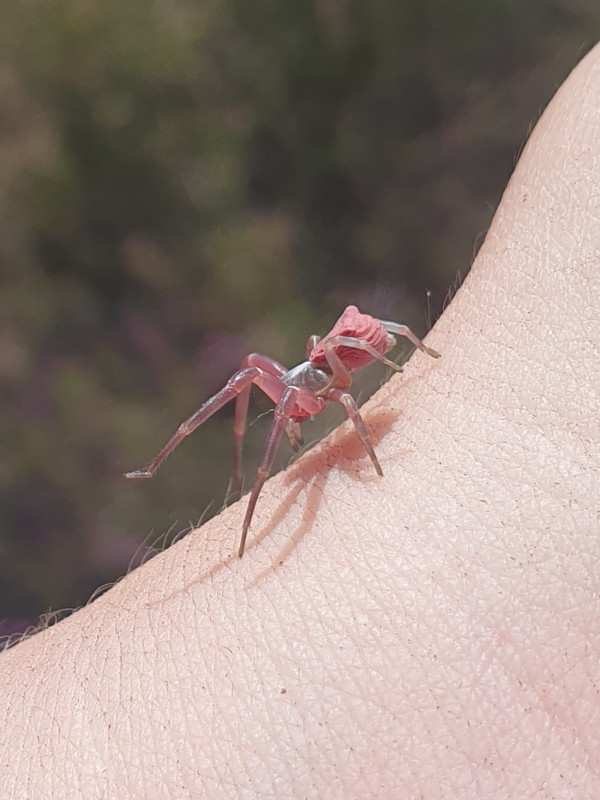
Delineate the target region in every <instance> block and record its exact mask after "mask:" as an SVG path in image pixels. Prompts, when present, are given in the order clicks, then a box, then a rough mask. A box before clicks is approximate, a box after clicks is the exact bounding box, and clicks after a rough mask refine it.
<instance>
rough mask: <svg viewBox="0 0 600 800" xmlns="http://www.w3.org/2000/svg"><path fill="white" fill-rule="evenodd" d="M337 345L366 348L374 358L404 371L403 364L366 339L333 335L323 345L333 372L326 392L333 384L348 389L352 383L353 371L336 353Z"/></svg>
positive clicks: (356, 348)
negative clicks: (388, 356) (387, 355)
mask: <svg viewBox="0 0 600 800" xmlns="http://www.w3.org/2000/svg"><path fill="white" fill-rule="evenodd" d="M336 347H350V348H353V349H354V350H364V351H365V352H366V353H368V354H369V355H370V356H371V358H372V359H373V360H375V361H381V363H382V364H385V365H386V367H391V369H393V370H395V371H396V372H402V367H401V366H399V365H398V364H396V363H395V362H394V361H390V360H389V358H386V357H385V356H384V355H383V353H380V352H379V351H378V350H375V348H374V347H372V346H371V345H370V344H369V343H368V342H367V341H366V340H365V339H355V338H354V337H353V336H332V337H331V339H328V340H327V341H326V342H325V344H324V345H323V350H324V352H325V358H326V359H327V363H328V364H329V367H330V369H331V373H332V376H331V382H330V384H329V386H326V387H325V389H324V390H323V392H326V391H327V390H328V389H329V388H330V387H331V386H335V387H339V388H341V389H347V388H348V386H350V384H351V383H352V375H351V372H350V370H349V369H348V367H347V366H346V365H345V364H344V362H343V361H342V359H341V358H340V357H339V356H338V354H337V353H336V351H335V348H336ZM323 392H319V394H323Z"/></svg>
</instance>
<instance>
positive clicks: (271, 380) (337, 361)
mask: <svg viewBox="0 0 600 800" xmlns="http://www.w3.org/2000/svg"><path fill="white" fill-rule="evenodd" d="M394 334H396V335H398V336H404V337H405V338H406V339H408V340H409V341H410V342H412V344H414V346H415V347H417V348H418V349H419V350H422V351H423V352H424V353H427V354H428V355H430V356H432V357H433V358H439V357H440V354H439V353H437V352H436V351H435V350H432V349H431V347H426V345H424V344H423V342H422V341H421V340H420V339H419V338H418V337H417V336H415V334H414V333H413V332H412V331H411V330H410V328H408V327H407V326H406V325H400V324H398V323H397V322H386V321H384V320H380V319H375V318H373V317H370V316H369V315H368V314H361V312H360V311H359V310H358V308H356V306H348V307H347V308H346V309H345V311H344V313H343V314H342V316H341V317H340V318H339V319H338V321H337V322H336V323H335V325H334V326H333V328H332V329H331V330H330V331H329V333H328V334H327V335H326V336H324V337H323V338H322V339H320V338H319V337H318V336H309V338H308V341H307V343H306V358H307V360H306V361H303V362H302V363H301V364H298V366H296V367H292V369H289V370H288V369H286V368H285V367H284V366H283V365H282V364H279V363H278V362H277V361H275V360H274V359H272V358H269V357H268V356H263V355H260V354H259V353H251V354H250V355H248V356H246V357H245V358H244V360H243V361H242V364H241V367H240V369H239V370H238V371H237V372H236V373H234V374H233V375H232V376H231V378H230V379H229V380H228V381H227V384H226V385H225V386H224V387H223V389H221V391H219V392H217V393H216V394H215V395H213V397H211V398H210V399H209V400H207V401H206V402H205V403H204V405H202V406H201V407H200V408H199V409H198V411H196V413H195V414H192V416H191V417H190V418H189V419H187V420H186V421H185V422H183V423H182V424H181V425H180V426H179V428H178V429H177V431H176V432H175V434H174V435H173V436H172V437H171V439H169V441H168V442H167V444H166V445H165V446H164V447H163V449H162V450H161V451H160V453H158V455H156V456H155V457H154V458H153V459H152V461H151V462H150V463H149V464H148V466H147V467H145V468H144V469H138V470H135V471H133V472H128V473H126V475H125V477H126V478H151V477H152V476H153V475H154V473H155V472H156V470H157V469H158V467H159V466H160V465H161V464H162V462H163V461H164V460H165V458H166V457H167V456H168V455H169V454H170V453H171V452H172V451H173V450H174V449H175V448H176V447H177V445H178V444H179V443H180V442H181V441H182V439H184V438H185V437H186V436H188V435H189V434H190V433H192V431H194V430H196V428H197V427H198V426H199V425H202V423H203V422H205V421H206V420H207V419H208V418H209V417H210V416H212V415H213V414H214V413H215V412H216V411H218V410H219V409H220V408H222V407H223V406H224V405H225V404H226V403H228V402H229V401H230V400H233V399H234V398H235V417H234V425H233V435H234V473H233V476H234V487H235V489H236V490H238V491H241V488H242V441H243V438H244V432H245V430H246V417H247V414H248V402H249V400H250V389H251V386H252V384H255V385H256V386H258V388H259V389H262V391H263V392H264V393H265V394H266V395H268V396H269V397H270V398H271V400H272V401H273V402H274V403H275V414H274V418H273V422H272V423H271V427H270V429H269V433H268V436H267V441H266V443H265V448H264V450H263V454H262V458H261V460H260V463H259V466H258V471H257V474H256V480H255V481H254V486H253V488H252V493H251V495H250V500H249V501H248V507H247V509H246V516H245V518H244V524H243V526H242V538H241V540H240V546H239V550H238V556H239V557H240V558H241V557H242V556H243V554H244V548H245V546H246V537H247V535H248V529H249V527H250V523H251V521H252V515H253V514H254V509H255V508H256V502H257V500H258V496H259V494H260V492H261V489H262V487H263V485H264V483H265V481H266V480H267V478H268V477H269V474H270V472H271V468H272V466H273V461H274V459H275V454H276V452H277V448H278V446H279V442H280V441H281V437H282V435H283V433H284V431H285V433H286V434H287V437H288V439H289V440H290V445H291V446H292V449H293V450H294V451H295V452H297V451H298V450H299V449H300V447H301V446H302V444H303V440H302V433H301V431H300V423H301V422H304V421H305V420H306V419H308V418H309V417H312V416H313V415H314V414H319V413H320V412H321V411H323V410H324V409H325V408H326V407H327V405H328V404H329V402H330V401H331V400H333V401H334V402H336V403H341V404H342V405H343V406H344V408H345V409H346V412H347V414H348V416H349V417H350V419H351V420H352V422H353V423H354V427H355V429H356V432H357V434H358V436H359V437H360V439H361V441H362V443H363V445H364V447H365V450H366V451H367V453H368V455H369V458H370V459H371V461H372V463H373V466H374V467H375V471H376V472H377V474H378V475H381V476H383V471H382V469H381V465H380V464H379V461H378V460H377V456H376V455H375V451H374V449H373V445H372V443H371V438H370V436H369V432H368V431H367V428H366V426H365V423H364V421H363V419H362V417H361V415H360V412H359V410H358V406H357V405H356V402H355V400H354V398H353V397H352V395H351V394H349V393H348V391H347V390H348V388H349V387H350V385H351V384H352V373H353V372H354V371H355V370H357V369H360V368H361V367H364V366H366V365H367V364H370V363H371V362H372V361H380V362H381V363H382V364H385V365H386V366H387V367H391V369H393V370H396V372H400V371H401V370H402V367H400V366H398V364H395V363H394V362H393V361H390V360H389V359H387V358H386V357H385V353H387V352H388V351H389V350H391V349H392V348H393V347H395V345H396V338H395V336H394Z"/></svg>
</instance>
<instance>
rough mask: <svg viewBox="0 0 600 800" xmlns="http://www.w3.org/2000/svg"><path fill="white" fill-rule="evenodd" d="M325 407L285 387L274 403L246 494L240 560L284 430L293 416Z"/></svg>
mask: <svg viewBox="0 0 600 800" xmlns="http://www.w3.org/2000/svg"><path fill="white" fill-rule="evenodd" d="M326 405H327V400H326V399H325V398H322V397H317V396H316V395H315V394H313V392H310V391H308V390H307V389H302V388H299V387H298V386H288V387H286V389H285V391H284V392H283V394H282V395H281V397H280V398H279V400H278V401H277V405H276V406H275V412H274V415H273V422H272V423H271V427H270V428H269V434H268V436H267V441H266V443H265V449H264V450H263V454H262V457H261V459H260V464H259V465H258V470H257V473H256V480H255V481H254V486H253V487H252V493H251V494H250V499H249V500H248V508H247V509H246V516H245V517H244V525H243V527H242V538H241V540H240V547H239V550H238V556H239V557H240V558H241V557H242V556H243V555H244V548H245V547H246V537H247V535H248V529H249V528H250V523H251V522H252V516H253V514H254V509H255V508H256V501H257V500H258V496H259V494H260V492H261V490H262V488H263V486H264V484H265V481H266V480H267V478H268V477H269V475H270V474H271V469H272V468H273V461H274V460H275V454H276V453H277V448H278V447H279V443H280V441H281V437H282V435H283V432H284V430H286V428H288V426H289V425H290V424H292V425H294V424H295V423H294V422H293V421H292V417H293V415H294V413H296V414H298V413H299V414H300V415H301V416H310V415H312V414H318V413H319V412H320V411H323V409H324V408H325V406H326Z"/></svg>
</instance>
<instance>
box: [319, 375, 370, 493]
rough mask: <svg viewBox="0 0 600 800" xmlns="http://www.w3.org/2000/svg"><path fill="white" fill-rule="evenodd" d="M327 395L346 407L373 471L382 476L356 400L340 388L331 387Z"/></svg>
mask: <svg viewBox="0 0 600 800" xmlns="http://www.w3.org/2000/svg"><path fill="white" fill-rule="evenodd" d="M328 397H329V398H330V399H331V400H335V401H336V402H338V403H341V404H342V405H343V406H344V408H345V409H346V413H347V414H348V416H349V417H350V419H351V420H352V422H353V423H354V427H355V429H356V432H357V433H358V435H359V437H360V440H361V442H362V443H363V445H364V447H365V450H366V451H367V453H368V454H369V458H370V459H371V461H372V463H373V466H374V467H375V472H376V473H377V474H378V475H379V476H380V477H382V478H383V470H382V469H381V464H380V463H379V460H378V458H377V456H376V455H375V450H374V449H373V444H372V442H371V436H370V434H369V431H368V430H367V426H366V425H365V422H364V420H363V418H362V417H361V415H360V411H359V410H358V406H357V405H356V401H355V400H354V398H353V397H352V395H351V394H348V392H342V391H341V390H340V389H332V390H331V391H330V392H329V394H328Z"/></svg>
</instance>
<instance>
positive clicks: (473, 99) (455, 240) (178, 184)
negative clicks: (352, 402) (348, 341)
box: [0, 0, 600, 633]
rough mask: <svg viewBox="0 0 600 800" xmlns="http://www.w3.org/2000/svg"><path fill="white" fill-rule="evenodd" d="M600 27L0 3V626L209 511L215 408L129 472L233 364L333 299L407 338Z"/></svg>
mask: <svg viewBox="0 0 600 800" xmlns="http://www.w3.org/2000/svg"><path fill="white" fill-rule="evenodd" d="M599 34H600V6H599V4H598V3H597V0H589V2H586V1H585V0H575V2H573V0H555V1H554V2H552V0H527V2H523V1H522V0H520V1H518V0H513V2H509V0H454V1H453V2H441V0H412V2H411V1H409V0H396V1H395V2H394V0H368V2H367V1H366V0H362V1H361V0H171V2H168V3H167V2H160V0H128V2H126V3H124V2H122V0H118V2H117V0H104V2H101V3H100V2H91V0H28V2H26V3H4V4H2V6H1V7H0V43H1V50H0V97H1V98H2V102H1V107H0V126H1V128H0V227H1V230H0V253H1V260H0V404H1V405H0V408H1V415H0V482H1V487H2V492H1V496H0V620H2V621H3V622H2V626H0V632H5V633H10V632H11V631H16V630H20V629H22V628H23V627H24V626H25V625H26V624H27V623H28V622H30V621H34V620H35V619H36V618H37V615H38V614H39V613H41V612H43V611H45V610H47V609H48V608H50V607H52V608H55V609H56V608H61V607H63V606H75V605H78V604H81V603H84V602H85V601H86V600H87V599H88V597H89V596H90V594H91V593H92V591H93V590H94V589H95V588H96V587H98V586H100V585H101V584H103V583H105V582H107V581H111V580H114V579H116V578H117V577H119V576H120V575H122V574H123V573H124V571H125V570H126V569H127V567H128V565H129V564H130V563H136V562H137V561H139V559H140V558H141V557H142V556H143V554H144V552H145V550H144V542H145V543H146V545H148V544H151V543H152V542H153V541H154V540H155V539H157V538H158V537H160V536H161V535H162V534H164V533H165V532H166V531H170V532H171V535H174V534H177V533H179V532H181V531H183V530H185V529H187V528H188V527H189V524H190V523H195V522H197V521H198V519H199V518H200V516H201V515H202V514H204V513H205V512H207V509H208V512H207V513H209V514H212V513H214V512H216V511H218V510H219V508H220V507H221V506H222V504H223V502H224V501H225V498H226V495H227V487H228V481H229V476H230V470H231V435H232V431H231V429H232V412H233V409H232V408H226V409H224V410H223V411H222V412H220V413H219V414H218V415H217V417H216V418H214V419H213V420H211V421H210V423H209V424H207V425H206V426H204V427H203V428H202V429H201V430H200V431H198V432H197V433H196V434H195V435H194V436H193V437H191V438H190V439H189V440H188V441H187V442H186V443H185V444H183V445H182V446H181V448H180V449H179V450H178V451H177V452H176V454H174V455H173V456H172V457H171V458H170V460H169V462H168V464H167V465H166V466H165V467H164V468H163V469H162V470H161V471H160V472H159V473H158V474H157V476H156V478H155V479H154V480H153V481H152V482H141V483H133V482H127V481H126V480H125V479H124V478H123V477H122V473H123V472H124V471H126V470H128V469H133V468H136V467H141V466H143V465H144V464H145V463H147V461H148V460H149V459H150V457H151V456H153V455H154V454H155V453H156V452H157V450H158V449H159V448H160V447H161V446H162V445H163V444H164V442H165V440H166V439H167V438H168V436H170V435H171V433H173V431H174V430H175V428H176V427H177V425H178V424H179V422H180V421H181V420H182V419H184V418H185V417H187V416H188V415H189V414H190V413H191V412H192V411H193V410H195V409H196V408H197V407H198V406H199V405H200V403H201V402H202V401H203V400H204V399H206V398H207V397H208V396H209V395H210V394H211V393H213V392H214V391H216V390H217V389H218V388H220V387H221V386H222V385H223V383H224V382H225V381H226V380H227V378H228V377H229V376H230V375H231V373H232V372H233V371H235V369H236V368H237V367H238V365H239V362H240V360H241V358H242V356H243V355H244V354H245V353H247V352H250V351H252V350H258V351H260V352H263V353H266V354H268V355H272V356H273V357H275V358H278V359H279V360H281V361H283V362H284V363H286V364H289V365H292V364H294V363H297V362H298V361H300V360H302V359H303V357H304V343H305V340H306V337H307V336H308V334H309V333H320V334H323V333H325V332H326V331H327V330H328V328H329V327H330V326H331V324H332V323H333V322H334V320H335V319H336V318H337V316H338V315H339V313H340V312H341V310H342V309H343V308H344V306H345V305H346V304H348V303H355V304H357V305H358V306H359V307H360V308H361V310H363V311H366V312H370V313H373V314H375V315H377V316H382V317H386V318H394V319H397V320H399V321H402V322H407V323H408V324H410V325H411V326H413V327H414V329H415V330H416V331H417V332H418V333H420V334H424V333H425V332H426V329H427V327H428V323H427V319H426V316H427V309H428V303H430V306H431V314H432V316H433V317H435V316H436V315H437V314H439V312H440V310H441V308H442V305H443V302H444V299H445V297H446V295H447V292H448V290H449V289H450V287H451V286H452V285H454V284H455V282H456V280H457V275H459V274H461V273H462V274H463V275H464V273H465V271H467V270H468V268H469V265H470V263H471V261H472V258H473V254H474V252H475V251H476V249H477V247H478V245H479V244H480V243H481V241H482V238H483V236H484V234H485V231H486V229H487V227H488V225H489V223H490V220H491V218H492V215H493V212H494V209H495V207H496V206H497V204H498V201H499V199H500V196H501V193H502V191H503V188H504V186H505V184H506V181H507V179H508V177H509V176H510V174H511V171H512V169H513V167H514V164H515V161H516V159H517V157H518V153H519V150H520V148H521V147H522V144H523V143H524V141H525V140H526V137H527V134H528V132H529V131H530V129H531V127H532V126H533V125H534V124H535V122H536V120H537V118H538V117H539V114H540V112H541V111H542V109H543V107H544V106H545V105H546V104H547V102H548V101H549V100H550V98H551V96H552V94H553V93H554V91H555V89H556V88H557V87H558V85H559V84H560V83H561V82H562V81H563V79H564V78H565V77H566V75H567V74H568V73H569V71H570V70H571V69H572V67H573V66H574V65H575V64H576V63H577V62H578V61H579V60H580V59H581V57H582V56H583V55H584V54H585V52H586V51H587V50H589V49H590V47H591V46H592V45H593V44H594V42H595V41H596V40H597V38H598V36H599ZM427 291H430V292H431V298H430V300H429V301H428V298H427ZM384 375H385V371H384V370H382V369H381V368H380V367H378V366H374V367H373V368H370V369H369V370H367V374H366V376H365V378H364V379H361V381H359V385H358V387H357V391H358V395H359V398H361V399H363V398H364V397H365V396H366V395H367V394H368V392H370V391H371V390H372V389H373V388H374V387H375V386H377V385H378V384H379V382H381V380H382V379H383V378H384ZM256 401H257V402H256V403H255V404H254V405H253V410H252V412H251V420H252V421H253V422H254V421H255V420H257V421H256V424H252V426H251V428H250V430H249V436H248V440H249V441H248V447H247V449H246V459H245V464H246V485H248V484H249V483H250V482H251V481H252V478H253V473H254V469H255V466H256V461H257V457H258V452H259V450H260V447H261V445H262V441H263V439H264V435H265V431H266V428H267V426H268V424H269V421H270V418H269V416H268V415H263V416H262V417H261V414H263V412H264V411H265V410H266V409H267V408H268V404H267V403H265V402H264V401H262V400H260V399H259V398H256ZM328 414H329V412H328ZM323 416H325V415H323ZM342 417H343V414H341V413H339V412H338V411H333V410H332V411H331V415H330V416H327V419H325V420H324V421H320V423H319V424H317V425H315V426H314V427H313V428H312V429H309V430H308V431H307V435H308V438H309V440H312V439H314V438H315V437H318V436H320V435H321V433H322V431H323V430H326V429H327V428H328V427H331V426H333V425H334V424H337V422H338V421H339V420H340V419H341V418H342ZM283 450H285V452H282V454H281V456H280V460H279V462H278V464H279V466H282V465H285V463H286V462H287V461H288V459H289V452H288V450H287V443H285V442H284V443H283V445H282V451H283ZM231 544H232V550H233V549H234V548H235V547H236V546H237V542H235V541H232V543H231Z"/></svg>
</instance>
